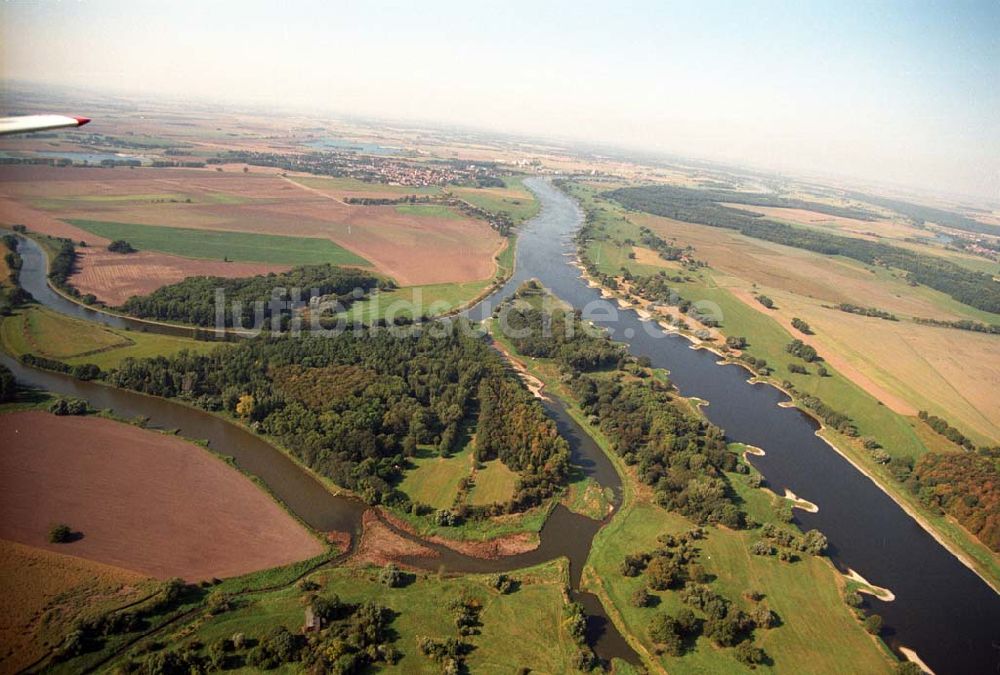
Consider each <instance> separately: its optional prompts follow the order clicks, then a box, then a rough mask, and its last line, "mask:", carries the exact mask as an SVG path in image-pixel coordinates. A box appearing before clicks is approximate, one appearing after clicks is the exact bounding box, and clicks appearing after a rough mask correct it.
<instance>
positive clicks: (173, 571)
mask: <svg viewBox="0 0 1000 675" xmlns="http://www.w3.org/2000/svg"><path fill="white" fill-rule="evenodd" d="M0 448H2V451H0V512H2V513H3V514H4V518H3V520H2V522H0V537H3V538H6V539H11V540H14V541H18V542H21V543H23V544H28V545H31V546H36V547H39V548H44V549H47V550H50V551H57V552H59V553H66V554H71V555H75V556H79V557H81V558H88V559H90V560H96V561H99V562H102V563H106V564H109V565H115V566H118V567H123V568H125V569H129V570H134V571H136V572H140V573H142V574H145V575H149V576H153V577H157V578H161V579H165V578H170V577H182V578H185V579H188V580H192V581H193V580H201V579H209V578H212V577H229V576H236V575H239V574H244V573H247V572H251V571H254V570H259V569H265V568H269V567H276V566H279V565H285V564H288V563H291V562H294V561H297V560H302V559H305V558H309V557H311V556H315V555H318V554H319V553H320V552H322V550H323V547H322V545H321V544H320V543H319V541H318V540H317V539H316V538H314V537H313V536H312V535H311V534H310V533H309V532H307V531H306V530H305V529H304V528H303V527H302V526H301V525H299V524H298V523H297V522H296V521H295V520H294V519H293V518H292V517H291V516H290V515H288V514H287V513H286V512H285V511H284V510H283V509H282V508H281V507H280V506H279V505H278V504H277V503H276V502H274V501H273V500H272V499H271V498H270V497H269V496H268V495H266V494H265V493H264V492H262V491H261V490H260V489H259V488H257V486H255V485H254V484H253V483H252V482H251V481H250V480H249V479H248V478H246V477H244V476H243V475H241V474H240V473H239V472H237V471H236V470H234V469H233V468H232V467H230V466H228V465H227V464H226V463H225V462H223V461H222V460H220V459H219V458H217V457H214V456H212V455H211V454H210V453H208V452H207V451H205V450H203V449H201V448H199V447H197V446H195V445H193V444H192V443H189V442H187V441H184V440H182V439H180V438H175V437H172V436H168V435H165V434H160V433H156V432H152V431H146V430H144V429H140V428H138V427H134V426H131V425H128V424H123V423H120V422H115V421H112V420H109V419H103V418H98V417H57V416H55V415H51V414H49V413H45V412H40V411H31V412H19V413H11V414H8V415H4V416H2V417H0ZM59 522H65V523H67V524H68V525H70V527H71V528H72V529H73V530H74V531H75V532H80V533H82V536H81V537H80V538H79V539H77V540H76V541H72V542H70V543H66V544H52V543H49V541H48V537H47V534H48V530H49V528H50V527H51V526H52V524H53V523H59Z"/></svg>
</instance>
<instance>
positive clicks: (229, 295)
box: [122, 264, 394, 330]
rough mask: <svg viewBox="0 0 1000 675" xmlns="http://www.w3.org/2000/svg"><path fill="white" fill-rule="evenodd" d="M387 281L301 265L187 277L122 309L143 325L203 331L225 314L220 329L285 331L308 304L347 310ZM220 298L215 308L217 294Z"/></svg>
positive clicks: (348, 270) (344, 270) (388, 284)
mask: <svg viewBox="0 0 1000 675" xmlns="http://www.w3.org/2000/svg"><path fill="white" fill-rule="evenodd" d="M393 286H394V285H393V283H392V282H391V281H384V280H379V278H378V277H376V276H374V275H372V274H371V273H369V272H364V271H361V270H356V269H351V268H347V267H334V266H333V265H330V264H323V265H304V266H302V267H296V268H294V269H292V270H289V271H288V272H284V273H281V274H274V273H272V274H265V275H258V276H254V277H245V278H236V279H227V278H224V277H188V278H187V279H184V280H183V281H179V282H177V283H175V284H170V285H168V286H163V287H162V288H159V289H157V290H155V291H153V292H152V293H150V294H149V295H142V296H133V297H131V298H129V299H128V300H126V301H125V304H124V305H122V309H123V310H124V311H125V312H127V313H128V314H131V315H132V316H135V317H139V318H142V319H158V320H161V321H179V322H181V323H187V324H193V325H195V326H203V327H206V328H210V327H215V326H216V325H217V321H218V318H217V312H218V311H219V310H220V309H222V310H224V312H225V316H224V320H225V321H224V325H225V326H226V327H238V328H251V327H253V328H260V327H263V326H265V325H272V326H273V325H274V323H273V322H274V320H275V319H276V318H277V319H278V325H279V326H280V329H281V330H286V329H287V328H288V325H289V323H290V322H291V318H292V316H293V311H294V308H293V305H294V306H296V307H303V306H305V305H306V304H308V302H309V300H310V299H311V298H316V297H321V298H324V299H326V300H329V301H331V302H332V303H339V305H340V310H339V311H342V310H343V309H346V308H347V307H349V306H350V305H351V303H353V302H354V301H355V300H357V299H359V297H364V295H365V294H366V293H367V292H369V291H371V290H372V289H373V288H376V287H379V288H391V287H393ZM219 291H221V292H222V293H223V296H222V298H223V302H221V303H219V304H218V305H217V303H216V294H217V293H218V292H219Z"/></svg>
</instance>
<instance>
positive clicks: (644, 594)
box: [631, 586, 653, 607]
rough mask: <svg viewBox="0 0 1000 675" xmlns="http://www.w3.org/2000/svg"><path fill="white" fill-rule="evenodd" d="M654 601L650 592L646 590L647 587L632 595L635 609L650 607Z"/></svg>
mask: <svg viewBox="0 0 1000 675" xmlns="http://www.w3.org/2000/svg"><path fill="white" fill-rule="evenodd" d="M652 600H653V596H651V595H650V594H649V591H647V590H646V587H645V586H643V587H642V588H640V589H638V590H636V592H635V593H633V594H632V598H631V603H632V606H633V607H649V605H650V603H651V602H652Z"/></svg>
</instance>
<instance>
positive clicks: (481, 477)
mask: <svg viewBox="0 0 1000 675" xmlns="http://www.w3.org/2000/svg"><path fill="white" fill-rule="evenodd" d="M518 478H519V476H518V474H517V473H516V472H515V471H511V470H510V469H508V468H507V465H505V464H504V463H503V462H501V461H500V460H499V459H494V460H491V461H489V462H484V463H482V464H480V465H479V468H477V469H476V474H475V486H474V487H473V488H472V490H471V491H470V492H469V499H468V503H469V504H472V505H473V506H489V505H490V504H506V503H507V502H509V501H510V499H511V497H513V496H514V487H515V485H516V484H517V481H518Z"/></svg>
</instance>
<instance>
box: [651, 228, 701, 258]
mask: <svg viewBox="0 0 1000 675" xmlns="http://www.w3.org/2000/svg"><path fill="white" fill-rule="evenodd" d="M639 241H640V242H641V243H642V245H643V246H645V247H646V248H651V249H653V250H654V251H656V252H657V253H659V254H660V257H661V258H663V259H664V260H681V259H682V258H684V257H685V256H686V255H689V254H690V253H691V250H692V249H691V247H690V246H687V247H684V248H681V247H680V246H674V245H673V244H671V243H669V242H667V241H666V240H665V239H663V237H661V236H660V235H658V234H656V233H655V232H653V231H652V230H651V229H649V228H648V227H645V226H643V227H640V228H639Z"/></svg>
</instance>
